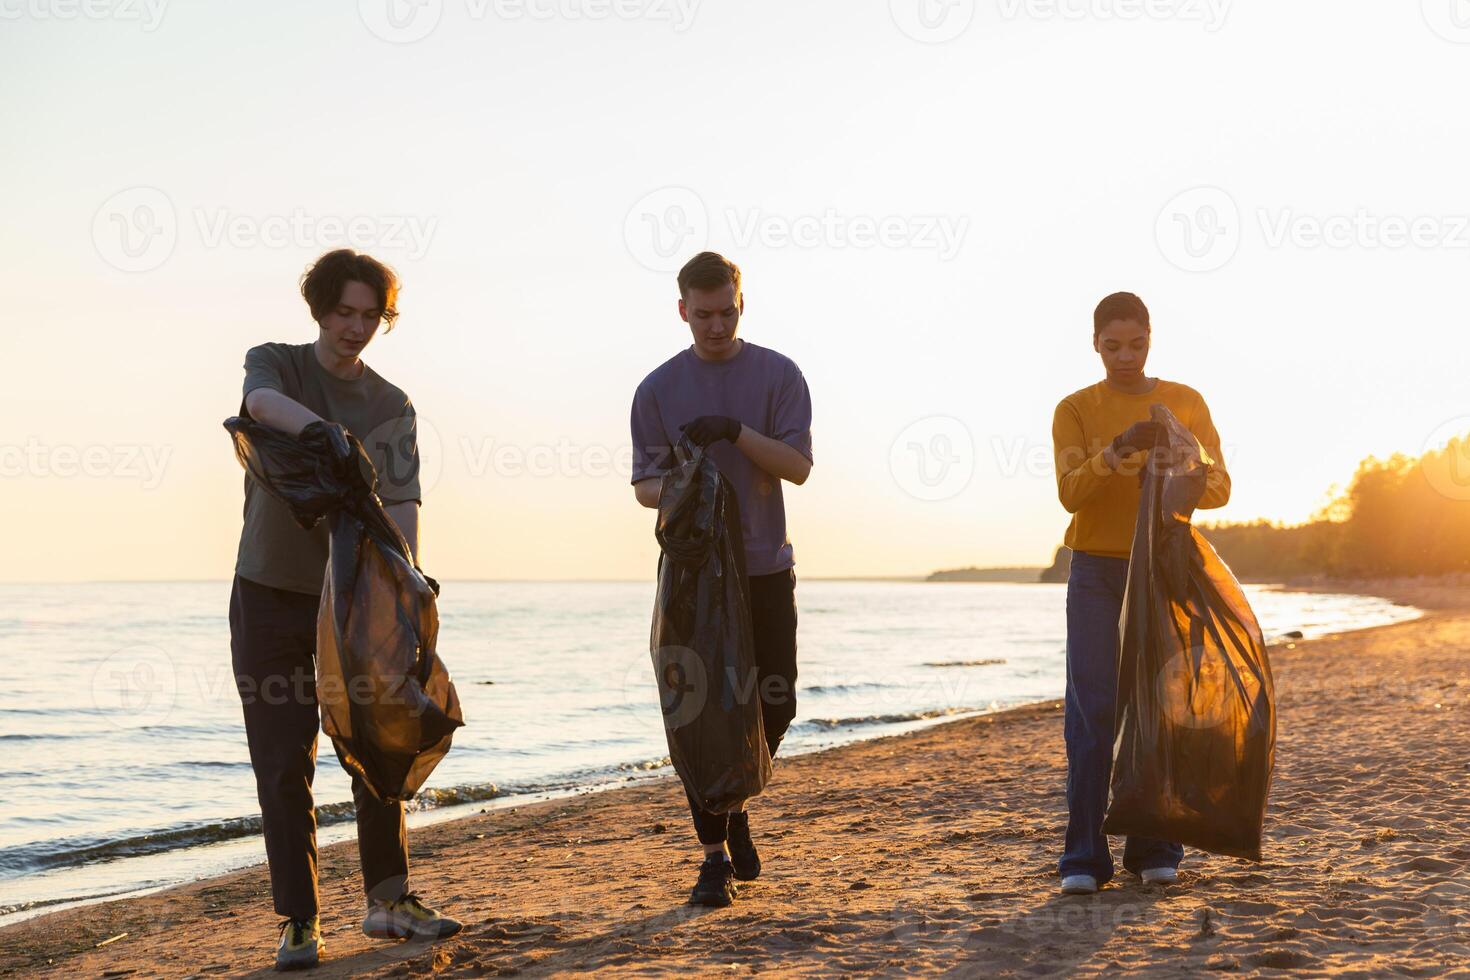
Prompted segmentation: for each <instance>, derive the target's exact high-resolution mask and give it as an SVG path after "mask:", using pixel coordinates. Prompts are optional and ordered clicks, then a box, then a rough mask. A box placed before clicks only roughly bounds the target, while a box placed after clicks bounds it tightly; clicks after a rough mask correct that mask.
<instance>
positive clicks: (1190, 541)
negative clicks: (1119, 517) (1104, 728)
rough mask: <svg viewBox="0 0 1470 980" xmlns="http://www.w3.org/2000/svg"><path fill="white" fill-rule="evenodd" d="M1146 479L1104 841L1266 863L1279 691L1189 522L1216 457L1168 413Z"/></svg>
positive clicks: (1231, 585)
mask: <svg viewBox="0 0 1470 980" xmlns="http://www.w3.org/2000/svg"><path fill="white" fill-rule="evenodd" d="M1151 412H1152V415H1153V418H1154V421H1156V422H1159V423H1160V424H1162V425H1163V426H1164V431H1165V439H1164V442H1163V444H1162V445H1160V447H1159V448H1158V449H1157V450H1155V453H1154V456H1153V460H1152V462H1151V464H1150V466H1149V468H1148V469H1147V470H1146V471H1145V475H1144V478H1143V481H1144V482H1143V498H1142V501H1141V503H1140V504H1139V509H1138V526H1137V529H1136V530H1135V532H1134V538H1133V553H1132V556H1131V558H1130V559H1129V567H1128V586H1127V591H1126V594H1125V596H1124V600H1123V616H1122V622H1121V624H1120V628H1121V631H1122V642H1121V655H1120V658H1119V665H1118V719H1119V732H1118V743H1117V760H1116V762H1115V764H1114V768H1113V786H1112V791H1113V798H1112V804H1111V806H1110V807H1109V808H1108V814H1107V818H1106V819H1105V820H1104V822H1103V832H1104V833H1107V834H1131V835H1134V836H1142V837H1152V838H1156V839H1159V840H1167V841H1175V842H1177V843H1180V844H1187V845H1189V846H1191V847H1196V848H1199V849H1200V850H1202V851H1210V852H1212V853H1215V854H1224V855H1229V856H1233V857H1241V858H1248V859H1250V860H1254V861H1259V860H1260V859H1261V829H1262V823H1263V821H1264V819H1265V814H1266V797H1267V794H1268V792H1269V791H1270V786H1271V770H1272V766H1273V760H1274V754H1275V746H1276V708H1275V691H1274V684H1273V682H1272V679H1271V665H1270V662H1269V661H1268V660H1267V657H1266V644H1265V640H1264V638H1263V637H1262V634H1261V627H1260V625H1259V624H1258V623H1257V622H1256V617H1255V613H1253V612H1252V611H1251V608H1250V605H1249V603H1247V602H1246V598H1245V593H1244V592H1243V591H1242V589H1241V587H1240V583H1239V582H1237V581H1236V580H1235V576H1233V575H1232V574H1231V573H1230V569H1229V568H1227V567H1226V565H1225V563H1224V562H1222V561H1221V560H1220V556H1219V555H1217V554H1215V550H1214V549H1213V548H1212V547H1210V544H1209V542H1208V541H1206V540H1205V539H1204V537H1203V536H1202V535H1201V534H1200V533H1199V531H1197V530H1196V529H1195V528H1194V527H1193V526H1192V525H1191V524H1190V523H1189V519H1190V515H1191V514H1192V513H1193V511H1194V508H1195V506H1196V505H1197V504H1198V503H1199V500H1200V497H1201V496H1202V495H1203V494H1204V489H1205V478H1206V474H1207V472H1208V467H1209V465H1211V463H1212V462H1213V461H1212V460H1210V459H1209V457H1208V456H1207V455H1205V453H1204V451H1203V450H1202V449H1201V447H1200V445H1199V442H1198V440H1196V439H1195V437H1194V436H1193V435H1192V434H1191V433H1190V431H1189V430H1188V429H1187V428H1185V427H1184V425H1182V424H1181V423H1180V422H1179V420H1178V419H1176V418H1175V417H1174V415H1173V414H1172V413H1171V412H1170V411H1169V410H1168V409H1167V408H1165V407H1164V406H1163V405H1155V406H1153V408H1152V409H1151Z"/></svg>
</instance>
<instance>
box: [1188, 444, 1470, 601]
mask: <svg viewBox="0 0 1470 980" xmlns="http://www.w3.org/2000/svg"><path fill="white" fill-rule="evenodd" d="M1201 530H1202V531H1203V532H1204V534H1205V536H1206V537H1207V538H1209V540H1210V543H1211V544H1213V545H1214V546H1215V549H1216V550H1217V551H1218V552H1219V553H1220V557H1222V558H1224V559H1225V562H1226V563H1227V564H1228V565H1229V566H1230V568H1231V570H1233V571H1234V572H1235V574H1236V575H1238V576H1240V577H1242V578H1250V579H1286V578H1292V577H1296V576H1304V575H1331V576H1344V577H1370V576H1385V575H1392V576H1398V575H1439V574H1444V573H1448V572H1463V571H1466V570H1470V436H1467V437H1465V438H1464V439H1457V440H1454V441H1452V442H1451V443H1450V444H1449V445H1448V446H1447V447H1445V448H1444V449H1440V450H1437V451H1434V452H1430V453H1428V454H1426V455H1425V456H1423V457H1421V458H1418V459H1416V458H1413V457H1409V456H1404V455H1395V456H1392V457H1391V458H1389V459H1386V460H1379V459H1372V458H1370V459H1367V460H1364V461H1363V462H1362V463H1361V464H1360V465H1359V466H1358V471H1357V473H1355V474H1354V475H1353V479H1352V482H1351V483H1350V484H1349V485H1348V488H1347V490H1346V491H1344V492H1343V493H1342V494H1341V495H1340V496H1338V497H1336V498H1335V499H1334V500H1333V501H1332V502H1331V503H1330V504H1329V505H1328V506H1327V507H1325V508H1323V510H1322V511H1321V512H1320V513H1318V514H1317V515H1316V517H1315V518H1314V519H1313V520H1312V521H1311V522H1309V523H1307V524H1301V525H1296V526H1291V527H1285V526H1281V525H1276V524H1271V523H1268V522H1266V521H1257V522H1254V523H1250V524H1219V525H1206V526H1202V527H1201Z"/></svg>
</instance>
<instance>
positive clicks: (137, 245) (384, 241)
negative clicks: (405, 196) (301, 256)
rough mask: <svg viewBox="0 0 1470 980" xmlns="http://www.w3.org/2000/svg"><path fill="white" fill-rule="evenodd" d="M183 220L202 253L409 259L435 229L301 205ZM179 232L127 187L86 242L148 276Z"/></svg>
mask: <svg viewBox="0 0 1470 980" xmlns="http://www.w3.org/2000/svg"><path fill="white" fill-rule="evenodd" d="M189 215H190V217H191V218H192V221H191V222H190V224H192V226H193V229H194V231H195V233H196V235H197V237H198V242H199V244H201V245H202V246H204V247H205V248H226V247H228V248H239V249H245V248H300V249H317V250H327V249H332V248H343V247H348V248H356V249H370V248H372V249H387V250H389V251H393V252H398V253H402V254H403V255H405V256H406V257H407V258H409V259H411V260H418V259H421V258H423V257H424V255H425V254H426V253H427V252H428V250H429V247H430V245H431V244H432V243H433V240H434V235H435V233H436V232H437V231H438V228H439V219H438V218H437V217H433V216H422V215H408V214H356V215H340V214H315V213H313V212H311V211H308V210H307V209H305V208H301V207H297V208H293V209H291V210H290V211H289V212H283V213H277V214H245V213H242V212H237V211H233V210H231V209H229V208H221V207H213V208H206V207H195V208H193V209H191V211H190V212H189ZM179 226H180V221H179V213H178V211H177V209H176V208H175V207H174V203H173V201H172V200H171V199H170V198H169V196H168V195H167V194H165V193H164V192H163V191H161V190H159V189H158V188H156V187H129V188H127V189H126V190H121V191H118V192H117V193H116V194H114V195H112V196H111V197H109V198H108V199H107V200H106V201H104V202H103V203H102V206H101V207H100V208H98V209H97V213H96V214H95V215H93V217H92V243H93V245H95V246H96V248H97V254H98V255H100V256H101V257H102V259H103V261H105V262H106V263H107V264H108V265H111V266H112V267H113V268H115V269H118V270H120V271H122V272H149V271H152V270H153V269H157V268H158V267H159V266H161V265H163V264H164V263H165V262H167V261H168V260H169V257H170V256H172V255H173V253H174V249H175V248H176V246H177V245H178V241H179Z"/></svg>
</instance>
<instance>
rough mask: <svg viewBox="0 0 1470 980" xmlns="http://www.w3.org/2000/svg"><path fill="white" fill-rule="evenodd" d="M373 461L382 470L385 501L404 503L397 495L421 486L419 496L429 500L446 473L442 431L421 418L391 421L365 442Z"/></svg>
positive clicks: (379, 473) (380, 492)
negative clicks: (377, 463)
mask: <svg viewBox="0 0 1470 980" xmlns="http://www.w3.org/2000/svg"><path fill="white" fill-rule="evenodd" d="M362 446H363V448H364V449H366V450H367V453H368V456H369V458H370V459H373V460H376V461H379V462H381V463H382V466H381V468H380V469H378V471H377V477H378V496H379V497H382V498H384V499H386V500H402V499H403V496H402V494H401V493H399V492H398V491H402V490H404V489H409V488H412V487H413V485H414V484H415V483H417V484H418V492H419V494H420V495H422V496H427V495H428V493H429V491H430V490H433V489H434V487H435V486H436V485H437V484H438V482H439V477H440V475H442V474H443V472H444V440H443V439H441V438H440V437H439V430H438V429H436V428H435V427H434V425H433V423H432V422H430V421H429V420H428V419H426V418H424V417H423V416H422V415H416V416H414V417H413V419H412V421H409V420H406V419H401V418H399V419H391V420H389V421H387V422H384V423H383V424H382V425H380V426H378V427H377V428H376V429H374V430H373V431H371V432H369V433H368V435H367V438H365V439H363V440H362Z"/></svg>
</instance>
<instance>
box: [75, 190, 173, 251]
mask: <svg viewBox="0 0 1470 980" xmlns="http://www.w3.org/2000/svg"><path fill="white" fill-rule="evenodd" d="M178 242H179V217H178V213H177V212H176V211H174V204H173V201H171V200H169V196H168V195H167V194H165V193H164V192H163V191H161V190H159V189H158V188H156V187H129V188H127V189H126V190H121V191H118V192H117V193H116V194H114V195H112V196H111V197H109V198H108V199H107V200H105V201H103V202H102V206H101V207H99V208H98V209H97V213H96V214H94V215H93V216H92V244H93V245H95V246H96V248H97V254H98V255H100V256H102V259H103V261H105V262H106V263H107V264H108V265H110V266H112V267H113V268H115V269H120V270H121V271H123V272H148V271H149V270H151V269H156V268H158V267H159V266H161V265H163V263H165V262H167V261H168V258H169V256H170V255H173V254H174V246H176V245H177V244H178Z"/></svg>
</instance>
